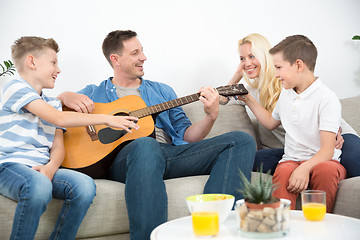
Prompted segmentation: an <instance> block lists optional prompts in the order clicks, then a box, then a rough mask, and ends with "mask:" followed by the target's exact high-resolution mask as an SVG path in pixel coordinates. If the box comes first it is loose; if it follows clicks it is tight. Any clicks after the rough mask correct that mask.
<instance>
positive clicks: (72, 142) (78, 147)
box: [62, 84, 248, 178]
mask: <svg viewBox="0 0 360 240" xmlns="http://www.w3.org/2000/svg"><path fill="white" fill-rule="evenodd" d="M216 89H217V91H218V92H219V94H220V95H222V96H235V95H244V94H247V93H248V92H247V90H246V89H245V88H244V86H243V85H242V84H237V85H228V86H222V87H218V88H216ZM199 97H200V93H196V94H192V95H189V96H185V97H182V98H178V99H174V100H171V101H168V102H164V103H161V104H157V105H153V106H151V107H147V106H146V104H145V102H144V101H143V100H142V99H141V98H140V97H138V96H135V95H129V96H125V97H122V98H120V99H118V100H116V101H113V102H110V103H95V110H94V111H93V112H92V114H111V115H114V116H125V115H129V116H134V117H137V118H139V121H138V122H137V124H138V125H139V126H140V128H139V130H133V131H132V132H131V133H127V132H126V131H125V130H123V129H113V128H110V127H108V126H106V125H96V126H87V127H72V128H67V131H66V132H65V134H64V145H65V159H64V161H63V163H62V167H64V168H69V169H73V170H77V171H80V172H83V173H85V174H87V175H89V176H91V177H93V178H104V177H105V176H106V173H107V171H108V169H109V168H110V166H111V163H112V161H113V159H114V158H115V157H116V155H117V154H118V153H119V151H120V150H121V149H122V148H123V147H124V146H125V145H126V144H128V143H129V142H130V141H131V140H134V139H137V138H140V137H148V136H151V135H152V134H153V132H154V127H155V126H154V119H155V118H156V115H157V114H158V113H160V112H163V111H166V110H169V109H171V108H175V107H179V106H182V105H185V104H188V103H192V102H195V101H197V100H199Z"/></svg>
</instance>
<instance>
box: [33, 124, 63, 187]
mask: <svg viewBox="0 0 360 240" xmlns="http://www.w3.org/2000/svg"><path fill="white" fill-rule="evenodd" d="M64 157H65V148H64V139H63V130H61V129H56V131H55V137H54V142H53V145H52V147H51V149H50V161H49V162H48V163H47V164H45V165H42V166H34V167H33V169H35V170H36V171H39V172H40V173H42V174H44V175H45V176H47V177H48V178H49V179H50V181H51V180H52V179H53V177H54V175H55V173H56V171H57V170H58V169H59V167H60V165H61V163H62V162H63V160H64Z"/></svg>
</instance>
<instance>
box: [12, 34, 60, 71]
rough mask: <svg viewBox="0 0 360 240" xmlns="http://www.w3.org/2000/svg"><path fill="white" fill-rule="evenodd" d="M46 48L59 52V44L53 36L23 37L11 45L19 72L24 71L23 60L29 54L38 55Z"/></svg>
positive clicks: (13, 58)
mask: <svg viewBox="0 0 360 240" xmlns="http://www.w3.org/2000/svg"><path fill="white" fill-rule="evenodd" d="M45 48H50V49H53V50H54V51H55V52H56V53H58V52H59V45H58V44H57V43H56V41H55V40H54V39H52V38H48V39H45V38H42V37H32V36H29V37H21V38H19V39H17V40H16V41H15V42H14V44H13V45H12V46H11V56H12V60H13V62H14V64H15V67H16V69H17V71H18V72H21V71H23V67H24V66H23V64H22V63H23V60H24V57H25V56H26V55H27V54H33V55H35V56H38V55H39V54H40V52H41V51H43V50H44V49H45Z"/></svg>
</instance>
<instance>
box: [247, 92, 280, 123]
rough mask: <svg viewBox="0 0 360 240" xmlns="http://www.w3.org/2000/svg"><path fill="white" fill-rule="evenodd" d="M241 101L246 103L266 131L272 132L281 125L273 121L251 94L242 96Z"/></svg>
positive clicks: (277, 121)
mask: <svg viewBox="0 0 360 240" xmlns="http://www.w3.org/2000/svg"><path fill="white" fill-rule="evenodd" d="M241 100H243V101H244V102H245V103H246V105H247V106H248V107H249V108H250V109H251V111H252V112H253V113H254V115H255V117H256V118H257V119H258V120H259V122H260V123H261V124H262V125H264V127H266V128H267V129H269V130H273V129H275V128H277V127H278V126H279V125H280V124H281V122H280V121H279V120H276V119H274V118H273V117H272V116H271V113H270V112H268V111H267V110H266V109H265V108H264V107H263V106H261V105H260V104H259V103H258V102H257V101H256V100H255V98H254V97H253V96H251V94H247V95H243V96H242V98H241Z"/></svg>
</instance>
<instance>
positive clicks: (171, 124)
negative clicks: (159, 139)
mask: <svg viewBox="0 0 360 240" xmlns="http://www.w3.org/2000/svg"><path fill="white" fill-rule="evenodd" d="M111 79H112V78H111V77H110V78H109V79H107V80H104V81H103V82H102V83H101V84H100V85H99V86H96V85H94V84H91V85H88V86H86V87H85V88H84V89H82V90H80V91H79V92H78V93H81V94H84V95H86V96H88V97H89V98H90V99H91V100H93V101H94V102H98V103H109V102H113V101H115V100H117V99H119V98H118V96H117V94H116V87H115V85H114V84H113V83H112V82H111ZM139 90H140V94H141V98H142V99H143V100H144V102H145V103H146V105H147V106H148V107H150V106H153V105H156V104H160V103H163V102H167V101H170V100H174V99H177V96H176V93H175V91H174V90H173V89H172V88H171V87H170V86H168V85H166V84H164V83H159V82H154V81H149V80H144V79H142V78H141V85H140V87H139ZM190 125H191V122H190V120H189V118H188V117H187V116H186V115H185V113H184V111H183V109H182V108H181V107H176V108H172V109H169V110H167V111H165V112H162V113H160V114H159V115H158V116H157V118H156V126H157V127H159V128H161V129H163V130H164V131H165V132H166V133H167V134H168V135H169V136H170V137H171V139H172V143H173V144H174V145H181V144H186V143H187V142H186V141H184V133H185V131H186V129H187V128H188V127H189V126H190Z"/></svg>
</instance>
